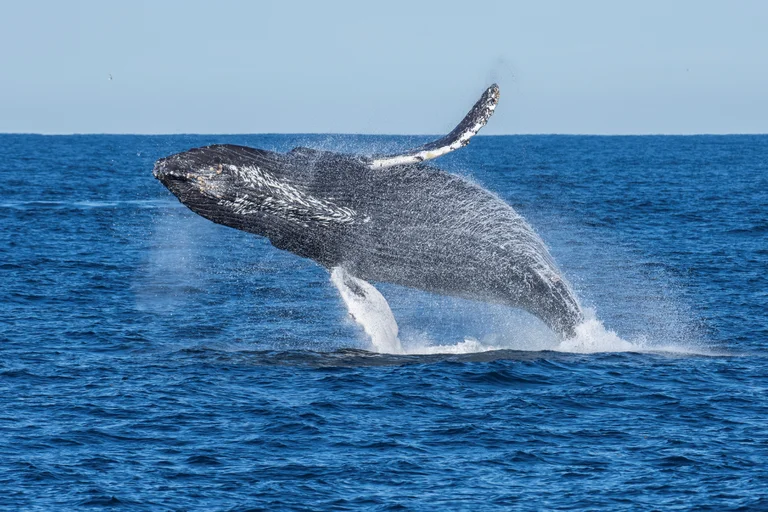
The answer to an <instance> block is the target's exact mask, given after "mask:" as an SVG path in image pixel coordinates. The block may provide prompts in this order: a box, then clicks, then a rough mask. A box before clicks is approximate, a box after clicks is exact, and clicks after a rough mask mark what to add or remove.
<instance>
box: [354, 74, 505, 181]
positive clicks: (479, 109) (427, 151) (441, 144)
mask: <svg viewBox="0 0 768 512" xmlns="http://www.w3.org/2000/svg"><path fill="white" fill-rule="evenodd" d="M498 103H499V86H498V85H496V84H493V85H492V86H490V87H489V88H488V89H486V90H485V92H484V93H483V95H482V96H480V99H479V100H477V102H476V103H475V105H474V106H473V107H472V109H471V110H470V111H469V113H468V114H467V115H466V116H464V119H462V120H461V122H460V123H459V124H458V125H457V126H456V128H454V129H453V130H452V131H451V133H449V134H448V135H446V136H445V137H443V138H441V139H438V140H436V141H432V142H429V143H427V144H424V145H423V146H419V147H417V148H413V149H411V150H408V151H406V152H404V153H399V154H396V155H382V156H374V157H372V158H371V159H370V161H369V162H368V166H369V167H370V168H371V169H386V168H387V167H392V166H395V165H408V164H417V163H419V162H423V161H425V160H432V159H433V158H437V157H439V156H443V155H445V154H447V153H450V152H451V151H454V150H456V149H459V148H461V147H464V146H466V145H467V144H469V139H471V138H472V137H473V136H474V135H475V134H477V132H479V131H480V129H481V128H482V127H483V126H485V123H487V122H488V119H490V118H491V116H492V115H493V111H494V110H496V105H497V104H498Z"/></svg>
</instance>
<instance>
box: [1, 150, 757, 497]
mask: <svg viewBox="0 0 768 512" xmlns="http://www.w3.org/2000/svg"><path fill="white" fill-rule="evenodd" d="M423 140H424V139H423V138H409V137H363V136H336V137H331V136H278V135H274V136H268V135H264V136H261V135H260V136H156V137H155V136H61V137H59V136H55V137H45V136H33V135H0V491H2V493H1V495H2V498H1V499H0V508H6V509H24V510H72V509H85V508H88V507H90V508H92V509H100V508H112V509H118V510H119V509H125V510H147V509H153V510H192V509H206V510H247V509H280V508H285V509H295V508H306V509H337V510H344V509H359V508H370V509H377V510H389V509H397V508H402V507H405V508H407V509H413V510H434V509H435V508H437V509H438V510H439V509H468V510H479V509H485V508H488V509H491V508H513V507H518V508H521V509H542V510H552V509H606V510H620V509H652V508H659V509H688V508H697V509H701V510H705V509H706V510H726V509H743V510H759V509H768V356H767V355H766V348H767V347H768V136H695V137H663V136H659V137H570V136H512V137H478V138H476V139H473V142H472V144H471V145H470V146H469V147H468V148H466V149H463V150H461V151H458V152H456V153H454V154H452V155H449V156H447V157H445V158H442V159H440V160H438V161H437V162H436V164H437V165H439V166H440V167H442V168H445V169H447V170H450V171H452V172H457V173H459V174H462V175H465V176H467V177H469V178H470V179H473V180H475V181H477V182H479V183H481V184H482V185H484V186H486V187H487V188H489V189H491V190H493V191H494V192H496V193H498V194H499V195H500V196H502V197H503V198H504V199H505V200H507V201H508V202H510V203H511V204H512V205H513V206H514V207H515V208H516V209H518V210H519V211H520V212H521V213H523V215H525V216H526V218H527V219H528V220H529V221H530V222H531V223H532V224H533V225H534V226H535V228H536V229H537V231H538V232H539V233H540V234H541V235H542V237H543V238H544V240H545V241H546V242H547V244H548V245H549V246H550V248H551V251H552V254H553V256H554V257H555V259H556V260H557V261H558V263H559V264H560V266H561V267H562V269H563V271H564V273H565V275H566V276H567V277H568V279H569V280H570V281H571V282H572V283H573V284H574V287H575V288H576V289H577V290H578V293H579V295H580V297H581V298H582V301H583V302H584V303H585V304H586V305H588V306H590V307H591V308H593V309H594V311H595V315H596V317H597V318H598V319H599V320H600V321H601V322H602V323H603V324H604V325H605V327H606V328H607V329H609V330H613V331H615V332H616V333H617V335H618V336H620V337H621V338H622V339H624V340H627V341H628V342H630V343H632V345H631V347H636V348H637V350H634V349H631V350H630V351H609V352H598V353H573V352H567V351H562V347H560V350H559V351H557V350H552V349H556V348H558V347H557V346H555V345H553V343H556V342H554V341H552V340H551V339H548V338H547V335H546V334H541V332H540V329H539V330H537V327H536V321H535V320H533V319H531V318H529V317H527V315H524V314H521V313H518V312H514V311H509V310H506V309H504V310H503V311H502V310H500V309H499V308H491V307H485V306H482V305H477V304H475V303H469V302H463V301H458V300H455V299H444V298H440V297H434V296H430V295H427V294H424V293H421V292H415V291H410V290H404V289H398V288H397V287H394V286H382V287H381V290H382V292H383V293H384V294H385V296H386V297H387V298H388V299H389V301H390V304H391V306H392V309H393V311H394V313H395V316H396V317H397V319H398V321H399V324H400V329H401V333H402V338H403V342H404V344H406V345H408V344H409V343H410V344H411V346H412V347H421V348H422V349H423V348H424V347H429V346H435V345H445V346H448V347H453V349H452V350H453V352H456V353H453V354H443V355H439V354H436V355H405V356H395V355H385V354H374V353H372V352H370V351H369V348H370V347H369V343H368V341H367V340H366V338H365V336H364V334H363V333H362V332H361V330H360V329H359V328H358V327H357V326H356V325H355V324H354V323H353V322H352V321H350V320H349V318H348V315H347V313H346V311H345V309H344V306H343V303H342V301H341V299H340V298H339V296H338V294H337V292H336V291H335V289H334V288H333V287H332V285H331V284H330V282H329V279H328V274H327V272H326V271H325V270H324V269H322V268H320V267H318V266H317V265H315V264H314V263H312V262H310V261H307V260H302V259H300V258H298V257H295V256H293V255H291V254H287V253H284V252H281V251H278V250H277V249H274V248H273V247H271V246H270V245H269V244H268V242H266V241H265V240H263V239H260V238H257V237H255V236H252V235H248V234H245V233H241V232H238V231H235V230H232V229H229V228H225V227H221V226H217V225H214V224H212V223H210V222H208V221H206V220H204V219H202V218H200V217H197V216H196V215H194V214H193V213H191V212H190V211H188V210H186V209H185V208H184V207H183V206H181V205H180V204H179V203H178V201H177V200H176V199H175V198H174V197H172V196H171V195H170V193H169V192H168V191H167V190H166V189H164V188H163V187H162V185H161V184H160V183H158V182H157V181H156V180H154V179H153V178H152V174H151V169H152V165H153V162H154V160H155V159H157V158H159V157H161V156H164V155H168V154H170V153H174V152H177V151H181V150H185V149H188V148H190V147H194V146H200V145H205V144H210V143H214V142H230V143H240V144H247V145H252V146H257V147H263V148H266V149H275V150H287V149H290V148H291V147H293V146H296V145H309V146H314V147H322V148H326V149H340V150H344V151H357V150H365V151H367V152H375V151H377V150H380V149H391V148H395V147H407V146H409V145H411V144H413V143H415V142H422V141H423ZM468 339H470V340H476V342H475V344H474V345H473V346H474V347H475V349H471V348H468V345H467V344H466V342H465V340H468ZM490 348H500V349H501V350H489V351H480V350H486V349H490ZM582 348H583V349H584V350H581V351H587V352H588V351H591V350H611V349H612V347H611V345H610V343H609V344H608V345H607V346H606V345H598V346H596V347H592V349H590V348H589V347H586V348H585V347H582ZM613 348H615V350H625V349H626V347H623V346H621V347H620V346H616V347H613ZM547 349H549V350H547ZM414 351H415V349H414ZM461 352H465V353H461Z"/></svg>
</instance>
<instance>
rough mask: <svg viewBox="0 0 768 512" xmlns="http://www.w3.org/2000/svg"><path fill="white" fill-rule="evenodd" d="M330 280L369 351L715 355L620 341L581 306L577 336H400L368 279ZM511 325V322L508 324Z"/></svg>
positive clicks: (526, 332) (338, 276)
mask: <svg viewBox="0 0 768 512" xmlns="http://www.w3.org/2000/svg"><path fill="white" fill-rule="evenodd" d="M331 282H332V283H333V284H334V285H335V286H336V288H337V289H338V290H339V294H340V295H341V298H342V299H343V301H344V303H345V304H346V306H347V311H348V312H349V315H350V316H351V317H352V318H353V319H354V321H355V322H356V323H357V324H358V325H359V326H360V327H362V328H363V331H365V333H366V335H367V338H368V340H369V343H370V347H369V348H370V350H371V351H373V352H378V353H381V354H403V355H432V354H472V353H479V352H489V351H493V350H520V351H543V350H549V351H555V352H567V353H577V354H596V353H606V352H637V353H658V352H662V353H663V352H666V353H673V354H690V355H718V354H715V353H713V352H712V351H709V350H704V349H702V347H696V346H693V345H692V346H686V345H682V344H665V343H663V342H660V341H651V340H649V339H647V338H645V337H640V338H638V339H634V340H631V341H630V340H625V339H623V338H622V337H621V336H619V335H618V334H617V333H616V332H615V331H613V330H611V329H608V328H606V327H605V325H604V324H603V322H602V321H600V320H599V319H598V318H597V315H596V312H595V311H594V310H593V309H589V308H587V309H585V311H584V321H583V322H582V323H580V324H579V325H578V326H577V327H576V335H575V336H573V337H571V338H568V339H565V340H562V339H560V338H559V337H557V336H556V335H554V333H552V332H551V331H549V330H548V329H545V328H544V329H542V328H541V327H538V328H531V327H530V326H520V325H517V326H515V327H517V328H516V329H515V330H514V332H506V333H503V335H502V336H496V337H495V339H492V340H487V341H485V340H478V339H476V338H473V337H465V338H464V340H463V341H460V342H458V343H453V344H440V343H435V342H434V341H432V340H430V339H428V338H427V337H425V336H415V337H413V338H410V339H404V340H401V339H400V336H399V332H400V329H399V327H398V325H397V321H396V320H395V316H394V314H393V313H392V311H391V309H390V307H389V304H388V303H387V300H386V299H385V298H384V296H383V295H382V294H381V293H380V292H379V291H378V290H377V289H376V288H374V287H373V286H372V285H371V284H369V283H367V282H366V281H363V280H361V279H357V278H355V277H354V276H352V275H350V274H348V273H347V272H346V271H345V270H343V269H342V268H340V267H337V268H335V269H333V271H332V272H331ZM513 328H514V327H513Z"/></svg>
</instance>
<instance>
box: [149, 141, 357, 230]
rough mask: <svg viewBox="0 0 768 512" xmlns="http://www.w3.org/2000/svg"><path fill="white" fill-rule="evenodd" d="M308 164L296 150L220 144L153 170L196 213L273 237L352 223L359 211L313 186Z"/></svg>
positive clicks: (185, 154) (172, 159) (173, 157)
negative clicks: (317, 193) (319, 194)
mask: <svg viewBox="0 0 768 512" xmlns="http://www.w3.org/2000/svg"><path fill="white" fill-rule="evenodd" d="M308 163H310V162H309V161H308V160H307V159H306V158H303V159H302V158H297V155H295V154H293V155H288V154H284V153H273V152H270V151H263V150H258V149H252V148H246V147H243V146H230V145H216V146H208V147H203V148H195V149H191V150H189V151H185V152H183V153H178V154H175V155H171V156H168V157H165V158H161V159H160V160H158V161H157V162H156V163H155V167H154V170H153V174H154V175H155V177H156V178H157V179H158V180H160V182H162V183H163V185H165V186H166V187H167V188H168V189H169V190H170V191H171V192H173V194H174V195H175V196H176V197H178V199H179V201H181V202H182V203H184V205H186V206H187V207H189V208H190V209H191V210H192V211H194V212H195V213H198V214H199V215H201V216H203V217H205V218H207V219H209V220H212V221H213V222H216V223H217V224H223V225H225V226H229V227H233V228H237V229H241V230H244V231H248V232H251V233H255V234H259V235H263V236H268V237H270V238H272V237H274V236H279V235H280V234H281V233H285V232H296V231H302V232H306V233H309V232H312V231H315V230H316V228H318V227H323V226H329V225H338V224H350V223H352V222H353V221H354V217H355V213H356V212H355V211H354V210H352V209H351V208H347V207H344V206H341V205H338V204H336V203H334V202H333V201H330V200H328V199H324V198H322V197H317V196H315V195H313V194H312V193H311V192H310V191H309V187H308V184H309V183H310V182H311V180H312V177H311V175H308V174H307V169H311V165H308ZM273 243H274V240H273Z"/></svg>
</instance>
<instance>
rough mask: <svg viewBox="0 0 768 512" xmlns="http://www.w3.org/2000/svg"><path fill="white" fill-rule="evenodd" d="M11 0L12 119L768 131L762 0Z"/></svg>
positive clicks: (380, 128)
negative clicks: (478, 114) (487, 100)
mask: <svg viewBox="0 0 768 512" xmlns="http://www.w3.org/2000/svg"><path fill="white" fill-rule="evenodd" d="M0 2H2V3H0V6H1V7H2V9H0V47H1V48H2V52H0V77H1V78H0V132H39V133H73V132H75V133H179V132H188V133H263V132H269V133H275V132H276V133H307V132H336V133H406V134H419V133H430V134H435V133H443V132H446V131H448V130H450V129H451V128H452V127H453V125H454V124H455V123H456V122H457V121H458V120H459V119H460V118H461V116H462V115H464V113H465V112H466V110H468V108H469V107H470V106H471V105H472V103H473V102H474V100H475V99H476V97H477V96H479V94H480V93H481V92H482V90H483V89H484V88H485V87H486V86H487V85H488V84H490V83H491V82H494V81H497V82H498V83H499V84H500V86H501V93H502V94H501V103H500V106H499V109H498V110H497V114H496V116H495V117H494V118H493V119H492V120H491V122H490V123H489V125H488V127H487V128H486V129H485V131H484V132H483V133H485V134H494V133H495V134H503V133H601V134H614V133H619V134H634V133H768V2H764V1H741V0H733V1H725V0H723V1H719V2H712V1H693V0H690V1H689V0H679V1H674V0H665V1H655V0H654V1H648V0H644V1H637V2H621V1H537V2H513V1H478V2H468V1H466V0H464V1H453V0H441V1H424V2H420V1H417V0H410V1H400V0H387V1H380V2H367V1H362V0H358V1H349V2H343V1H305V2H298V1H275V2H269V1H262V2H257V1H249V2H246V1H243V2H232V1H217V2H212V1H211V2H199V1H182V0H167V1H162V0H158V1H151V2H150V1H146V2H140V1H130V2H128V1H123V2H118V1H68V2H59V1H43V0H31V1H24V2H22V1H15V2H10V1H3V0H0ZM110 74H111V75H112V77H113V80H109V78H108V77H109V75H110Z"/></svg>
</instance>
